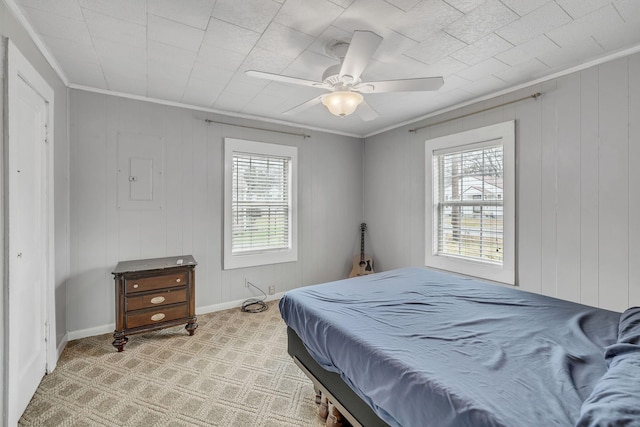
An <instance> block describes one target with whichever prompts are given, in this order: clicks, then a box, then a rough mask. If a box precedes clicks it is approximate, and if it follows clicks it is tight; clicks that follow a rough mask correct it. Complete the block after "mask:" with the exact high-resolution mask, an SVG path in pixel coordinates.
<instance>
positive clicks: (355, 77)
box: [246, 30, 444, 121]
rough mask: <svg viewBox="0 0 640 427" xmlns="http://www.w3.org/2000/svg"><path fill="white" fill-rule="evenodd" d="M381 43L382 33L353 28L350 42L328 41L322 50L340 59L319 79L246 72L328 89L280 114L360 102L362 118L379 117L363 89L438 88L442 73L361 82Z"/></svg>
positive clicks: (339, 112) (336, 110)
mask: <svg viewBox="0 0 640 427" xmlns="http://www.w3.org/2000/svg"><path fill="white" fill-rule="evenodd" d="M380 43H382V37H380V36H379V35H377V34H376V33H373V32H371V31H359V30H356V31H354V32H353V37H352V38H351V42H348V43H347V42H343V41H334V42H333V43H330V44H328V45H327V46H326V47H325V50H326V51H327V53H329V54H330V55H332V56H334V57H336V58H337V59H339V60H340V63H339V64H336V65H332V66H330V67H329V68H327V69H326V70H325V72H324V73H323V74H322V81H321V82H316V81H312V80H306V79H301V78H298V77H291V76H285V75H282V74H273V73H265V72H263V71H255V70H248V71H246V74H247V75H248V76H250V77H257V78H261V79H267V80H272V81H276V82H281V83H292V84H296V85H302V86H310V87H317V88H321V89H326V90H328V91H329V93H326V94H323V95H320V96H318V97H315V98H312V99H310V100H309V101H307V102H304V103H302V104H300V105H298V106H296V107H293V108H292V109H290V110H287V111H285V112H284V113H283V114H296V113H298V112H300V111H303V110H306V109H307V108H310V107H313V106H314V105H317V104H320V103H322V104H324V105H325V106H326V107H327V109H328V110H329V111H330V112H331V113H332V114H334V115H336V116H340V117H344V116H348V115H349V114H351V113H353V112H354V111H355V110H356V108H358V106H360V108H358V115H359V116H360V117H361V118H362V119H363V120H365V121H369V120H374V119H375V118H377V117H378V113H377V112H376V111H375V110H374V109H373V108H372V107H371V106H370V105H369V104H367V102H366V101H364V97H363V96H362V94H363V93H364V94H368V93H385V92H412V91H430V90H438V89H439V88H440V86H442V85H443V84H444V80H443V79H442V77H422V78H414V79H401V80H382V81H377V82H366V81H364V82H363V81H362V80H361V79H360V75H361V74H362V72H363V71H364V69H365V68H366V67H367V65H368V64H369V61H370V60H371V57H372V56H373V54H374V53H375V51H376V50H377V49H378V46H380Z"/></svg>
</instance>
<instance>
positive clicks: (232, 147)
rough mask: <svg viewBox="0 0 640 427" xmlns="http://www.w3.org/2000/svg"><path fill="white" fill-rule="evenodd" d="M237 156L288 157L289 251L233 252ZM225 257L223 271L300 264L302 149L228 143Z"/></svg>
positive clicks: (232, 141)
mask: <svg viewBox="0 0 640 427" xmlns="http://www.w3.org/2000/svg"><path fill="white" fill-rule="evenodd" d="M234 153H248V154H255V155H259V156H266V157H280V158H282V157H286V158H289V159H290V168H289V180H290V183H289V248H288V249H283V250H273V249H270V250H265V251H251V252H249V253H244V254H233V252H232V243H233V242H232V238H233V236H232V233H233V230H232V225H233V219H232V200H233V199H232V197H233V194H232V191H233V176H232V173H233V157H234ZM223 228H224V231H223V234H224V256H223V269H225V270H230V269H235V268H245V267H254V266H259V265H268V264H279V263H285V262H294V261H297V260H298V148H297V147H295V146H290V145H281V144H272V143H267V142H257V141H247V140H243V139H236V138H225V139H224V227H223Z"/></svg>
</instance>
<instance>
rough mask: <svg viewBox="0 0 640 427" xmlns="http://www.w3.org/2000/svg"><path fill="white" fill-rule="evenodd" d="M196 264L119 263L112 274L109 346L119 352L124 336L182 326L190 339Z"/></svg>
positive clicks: (185, 260)
mask: <svg viewBox="0 0 640 427" xmlns="http://www.w3.org/2000/svg"><path fill="white" fill-rule="evenodd" d="M196 264H197V263H196V260H195V259H193V256H191V255H181V256H175V257H167V258H153V259H143V260H135V261H121V262H119V263H118V265H117V266H116V268H115V270H114V271H113V276H114V278H115V284H116V329H115V331H114V332H113V338H114V339H113V346H114V347H115V348H117V349H118V351H122V350H123V348H124V345H125V344H126V343H127V341H129V338H127V335H130V334H139V333H143V332H149V331H153V330H156V329H162V328H168V327H170V326H176V325H180V324H183V323H186V326H185V329H186V330H187V331H188V332H189V335H193V333H194V332H195V330H196V328H197V327H198V324H197V323H196V315H195V314H196V312H195V284H196V283H195V282H196V278H195V268H196Z"/></svg>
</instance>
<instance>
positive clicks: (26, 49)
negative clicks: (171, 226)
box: [0, 1, 69, 425]
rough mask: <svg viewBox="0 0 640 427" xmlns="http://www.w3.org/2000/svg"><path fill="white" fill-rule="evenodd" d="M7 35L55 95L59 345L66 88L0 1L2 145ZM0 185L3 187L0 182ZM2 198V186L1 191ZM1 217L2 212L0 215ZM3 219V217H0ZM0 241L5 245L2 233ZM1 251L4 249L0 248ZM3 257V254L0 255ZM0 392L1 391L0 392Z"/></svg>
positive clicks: (59, 332)
mask: <svg viewBox="0 0 640 427" xmlns="http://www.w3.org/2000/svg"><path fill="white" fill-rule="evenodd" d="M7 39H11V40H12V42H13V43H14V44H15V45H16V46H17V47H18V49H20V51H21V52H22V54H23V55H24V56H25V57H26V58H27V59H28V60H29V62H30V63H31V64H32V65H33V66H34V67H35V68H36V70H38V72H39V73H40V75H41V76H42V77H43V78H44V79H45V80H46V81H47V83H48V84H49V85H50V86H51V87H52V88H53V90H54V96H55V112H54V132H55V134H54V180H55V182H54V186H55V188H54V191H55V212H54V215H55V230H54V233H55V239H56V242H55V251H56V254H55V257H56V259H55V282H56V283H55V286H56V290H55V298H56V307H55V310H56V344H57V345H58V346H60V345H61V344H62V343H64V340H65V335H66V332H67V324H66V306H67V295H66V286H67V282H66V281H67V278H68V277H69V138H68V134H67V129H68V128H67V123H68V120H67V88H66V86H65V85H64V83H63V82H62V81H61V80H60V78H59V77H58V75H57V74H56V73H55V71H54V70H53V68H51V66H50V65H49V64H48V63H47V61H46V60H45V58H44V57H43V56H42V54H41V53H40V51H39V50H38V48H37V47H36V45H35V44H34V43H33V41H32V40H31V38H30V36H29V35H28V33H27V32H26V30H25V29H24V27H23V26H22V25H21V24H20V23H19V22H18V21H17V20H16V19H15V17H14V16H13V14H12V13H11V11H10V10H9V9H8V8H7V6H6V4H5V3H4V1H0V44H1V45H2V47H1V48H0V117H1V121H2V124H0V145H2V146H3V147H4V141H5V140H4V137H5V134H6V131H7V129H6V128H3V124H4V123H6V121H5V119H6V118H5V115H4V105H5V103H4V102H5V101H6V97H5V96H6V94H5V90H6V86H5V83H6V82H5V80H4V78H5V76H4V72H5V69H6V52H7V51H6V47H7ZM3 166H4V164H3V162H2V161H0V170H2V182H4V169H3ZM0 188H3V186H2V185H0ZM2 193H3V196H2V197H3V198H4V190H3V191H2ZM0 209H2V214H4V209H5V206H4V203H2V204H0ZM0 218H3V216H0ZM0 223H4V221H3V220H2V221H0ZM0 235H2V236H3V237H2V241H3V245H2V247H3V248H4V246H5V245H4V234H2V232H0ZM0 253H4V252H2V251H0ZM1 258H2V259H3V260H4V256H2V257H1ZM0 264H2V265H1V266H0V276H2V277H4V273H3V272H4V261H3V262H2V263H0ZM5 287H6V283H5V282H4V280H3V291H2V292H0V318H1V319H2V325H1V326H0V348H3V349H4V325H5V324H4V313H3V312H2V310H3V306H4V298H3V297H4V295H5V292H6V289H5ZM0 366H3V367H4V350H2V351H0ZM0 384H4V369H3V370H2V372H0ZM0 394H2V393H0ZM3 401H4V399H0V413H2V417H3V419H2V421H0V425H3V424H4V415H5V414H4V408H3Z"/></svg>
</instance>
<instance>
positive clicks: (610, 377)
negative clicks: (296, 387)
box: [280, 268, 640, 427]
mask: <svg viewBox="0 0 640 427" xmlns="http://www.w3.org/2000/svg"><path fill="white" fill-rule="evenodd" d="M280 312H281V315H282V317H283V319H284V321H285V323H286V324H287V329H288V339H289V342H288V349H289V354H290V355H291V356H292V357H293V359H294V361H295V362H296V364H297V365H298V366H299V367H300V368H301V369H302V370H303V371H304V372H305V373H306V374H307V375H308V376H309V377H310V378H311V379H312V381H313V382H314V384H315V386H316V389H318V390H321V391H323V393H325V394H326V395H327V396H329V398H330V399H331V400H332V401H333V403H334V404H335V405H336V407H337V408H338V409H340V411H341V412H342V413H343V415H344V416H345V417H346V418H347V419H348V420H349V421H350V422H351V424H353V425H356V426H357V425H362V426H366V427H369V426H387V425H389V426H403V427H410V426H438V427H445V426H474V427H481V426H542V425H544V426H573V425H580V426H587V425H589V426H591V425H593V426H595V425H598V426H605V425H612V426H613V425H625V426H630V425H633V426H636V425H640V309H637V308H636V309H630V310H627V311H626V312H625V313H624V314H622V315H621V313H617V312H613V311H608V310H603V309H597V308H593V307H588V306H585V305H580V304H576V303H572V302H568V301H563V300H559V299H555V298H550V297H546V296H542V295H537V294H532V293H528V292H524V291H520V290H518V289H515V288H511V287H506V286H500V285H495V284H491V283H488V282H484V281H481V280H476V279H472V278H468V277H462V276H458V275H453V274H448V273H444V272H440V271H434V270H429V269H423V268H405V269H398V270H393V271H389V272H384V273H378V274H373V275H370V276H363V277H357V278H353V279H347V280H340V281H336V282H331V283H326V284H322V285H315V286H309V287H305V288H299V289H296V290H293V291H289V292H287V293H286V294H285V295H284V296H283V298H282V299H281V301H280Z"/></svg>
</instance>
